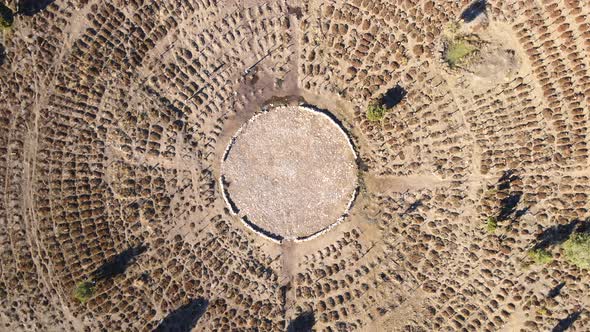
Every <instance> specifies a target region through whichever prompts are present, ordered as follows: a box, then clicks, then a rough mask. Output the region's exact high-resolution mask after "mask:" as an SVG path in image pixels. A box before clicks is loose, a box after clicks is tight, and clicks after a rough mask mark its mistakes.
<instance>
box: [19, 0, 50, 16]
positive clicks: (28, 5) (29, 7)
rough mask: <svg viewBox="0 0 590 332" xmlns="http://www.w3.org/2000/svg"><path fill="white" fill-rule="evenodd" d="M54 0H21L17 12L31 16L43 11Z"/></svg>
mask: <svg viewBox="0 0 590 332" xmlns="http://www.w3.org/2000/svg"><path fill="white" fill-rule="evenodd" d="M54 2H55V0H21V1H19V3H18V14H19V15H25V16H33V15H35V14H38V13H39V12H41V11H43V10H44V9H45V8H47V7H48V6H49V5H51V4H52V3H54Z"/></svg>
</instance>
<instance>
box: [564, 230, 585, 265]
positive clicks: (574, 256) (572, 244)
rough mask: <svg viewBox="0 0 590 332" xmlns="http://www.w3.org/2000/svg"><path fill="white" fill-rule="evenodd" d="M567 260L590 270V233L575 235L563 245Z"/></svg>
mask: <svg viewBox="0 0 590 332" xmlns="http://www.w3.org/2000/svg"><path fill="white" fill-rule="evenodd" d="M563 249H564V250H565V257H566V258H567V260H568V261H569V262H570V263H572V264H574V265H576V266H577V267H579V268H582V269H590V233H589V232H585V233H573V234H572V235H570V237H569V239H568V240H567V241H565V243H564V244H563Z"/></svg>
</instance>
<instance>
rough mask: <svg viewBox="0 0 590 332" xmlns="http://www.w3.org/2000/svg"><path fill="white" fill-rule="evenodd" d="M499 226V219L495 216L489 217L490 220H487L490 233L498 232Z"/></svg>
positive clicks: (487, 228)
mask: <svg viewBox="0 0 590 332" xmlns="http://www.w3.org/2000/svg"><path fill="white" fill-rule="evenodd" d="M497 228H498V221H497V220H496V218H494V217H488V221H487V222H486V230H487V231H488V233H494V232H496V229H497Z"/></svg>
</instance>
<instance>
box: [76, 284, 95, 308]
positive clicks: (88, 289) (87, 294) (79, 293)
mask: <svg viewBox="0 0 590 332" xmlns="http://www.w3.org/2000/svg"><path fill="white" fill-rule="evenodd" d="M95 287H96V282H94V281H93V280H86V281H82V282H80V283H78V285H76V290H75V291H74V297H75V298H76V299H77V300H78V301H80V302H82V303H84V302H86V301H88V299H90V298H91V297H92V295H93V294H94V290H95Z"/></svg>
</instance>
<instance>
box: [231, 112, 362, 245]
mask: <svg viewBox="0 0 590 332" xmlns="http://www.w3.org/2000/svg"><path fill="white" fill-rule="evenodd" d="M221 172H222V175H221V177H222V178H221V181H220V182H221V185H222V191H223V193H224V197H225V199H226V201H227V203H228V204H229V205H230V208H231V209H232V211H233V212H234V213H235V214H237V215H238V216H239V217H240V218H241V219H242V221H244V222H245V223H246V224H247V226H248V227H250V228H251V229H253V230H254V231H256V232H257V233H258V234H261V235H263V236H266V237H269V238H271V239H274V240H283V239H285V240H304V239H309V238H311V237H314V236H315V235H318V234H321V233H322V232H323V231H325V230H328V229H329V228H330V227H331V226H333V225H335V224H337V223H338V222H339V221H340V220H342V218H343V216H344V215H345V214H346V213H347V212H348V209H349V208H350V205H351V204H352V201H353V200H354V197H355V191H356V187H357V167H356V154H355V151H354V149H353V147H352V144H351V143H350V139H349V137H348V136H347V135H346V133H345V132H344V131H343V130H342V128H341V127H340V126H339V125H338V124H337V123H336V122H334V120H332V119H331V118H330V117H329V116H328V115H326V114H325V113H322V112H320V111H316V110H313V109H311V108H307V107H301V106H281V107H276V108H273V109H271V110H269V111H267V112H264V113H260V114H258V115H256V116H254V117H253V118H252V119H250V120H249V121H248V122H247V123H246V124H244V125H243V126H242V127H241V128H240V129H239V130H238V132H237V133H236V135H235V136H234V137H233V139H232V141H231V143H230V144H229V146H228V148H227V151H226V153H225V155H224V159H223V163H222V170H221Z"/></svg>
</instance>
